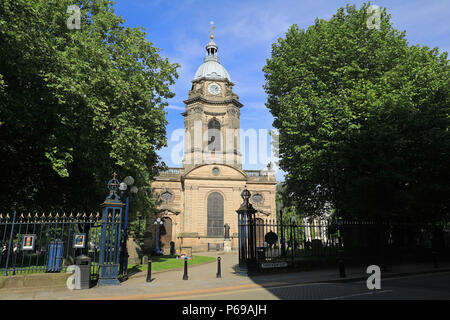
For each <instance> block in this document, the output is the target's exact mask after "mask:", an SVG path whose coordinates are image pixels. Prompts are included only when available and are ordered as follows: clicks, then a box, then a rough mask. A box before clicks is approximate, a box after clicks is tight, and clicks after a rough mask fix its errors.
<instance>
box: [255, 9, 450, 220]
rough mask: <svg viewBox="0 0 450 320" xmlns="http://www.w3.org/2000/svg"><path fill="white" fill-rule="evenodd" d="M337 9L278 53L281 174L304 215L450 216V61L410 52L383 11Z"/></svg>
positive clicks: (270, 82)
mask: <svg viewBox="0 0 450 320" xmlns="http://www.w3.org/2000/svg"><path fill="white" fill-rule="evenodd" d="M369 6H370V3H367V4H364V5H362V7H361V8H360V9H357V8H356V7H355V6H349V5H348V6H346V8H340V9H338V11H337V13H336V14H334V15H333V16H332V18H331V19H329V20H319V19H316V21H315V23H314V25H312V26H310V27H309V28H308V29H307V30H303V29H299V27H298V26H297V25H293V26H291V27H290V28H289V30H288V31H287V33H286V36H285V38H280V39H278V42H277V43H275V44H273V45H272V56H271V58H270V59H268V60H267V63H266V66H265V67H264V68H263V71H264V73H265V78H266V84H265V90H266V92H267V94H268V99H267V103H266V106H267V107H268V108H269V109H270V111H271V113H272V114H273V116H274V119H275V120H274V127H275V128H277V129H278V130H279V134H280V136H279V148H280V150H279V152H280V158H281V160H280V167H281V168H282V169H283V170H284V171H286V172H287V175H286V185H287V192H289V193H290V192H293V198H294V199H295V201H296V203H297V208H298V210H299V211H300V212H301V213H307V214H309V215H316V214H318V213H320V211H321V209H322V208H323V206H324V205H325V204H326V203H327V202H330V203H332V205H333V207H334V208H335V210H336V213H337V214H338V215H340V216H342V217H364V218H375V217H380V218H395V217H397V218H405V217H411V218H414V219H426V220H435V219H441V218H442V217H444V216H447V217H448V215H449V199H450V197H449V194H450V186H449V181H450V170H449V169H450V168H449V164H450V133H449V119H450V118H449V106H450V100H449V97H450V95H449V89H450V83H449V79H450V77H449V75H450V72H449V61H448V59H447V52H444V53H441V54H440V53H439V51H438V48H434V49H430V48H428V47H426V46H419V45H414V46H410V45H409V44H408V42H407V41H406V39H405V32H399V31H397V30H395V29H394V28H393V27H392V25H391V22H390V15H388V13H387V11H386V9H384V8H381V19H380V28H379V29H377V28H369V27H368V24H367V20H368V18H369V16H370V15H371V13H370V12H368V8H369Z"/></svg>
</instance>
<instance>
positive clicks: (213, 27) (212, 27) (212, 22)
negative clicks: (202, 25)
mask: <svg viewBox="0 0 450 320" xmlns="http://www.w3.org/2000/svg"><path fill="white" fill-rule="evenodd" d="M210 24H211V30H209V33H211V39H214V34H213V32H214V29H215V28H216V26H215V25H214V21H211V22H210Z"/></svg>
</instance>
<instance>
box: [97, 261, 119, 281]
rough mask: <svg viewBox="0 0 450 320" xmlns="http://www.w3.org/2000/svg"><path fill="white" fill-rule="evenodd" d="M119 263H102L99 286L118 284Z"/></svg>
mask: <svg viewBox="0 0 450 320" xmlns="http://www.w3.org/2000/svg"><path fill="white" fill-rule="evenodd" d="M118 269H119V265H117V264H112V265H100V279H99V280H98V283H97V285H98V286H118V285H120V281H119V270H118Z"/></svg>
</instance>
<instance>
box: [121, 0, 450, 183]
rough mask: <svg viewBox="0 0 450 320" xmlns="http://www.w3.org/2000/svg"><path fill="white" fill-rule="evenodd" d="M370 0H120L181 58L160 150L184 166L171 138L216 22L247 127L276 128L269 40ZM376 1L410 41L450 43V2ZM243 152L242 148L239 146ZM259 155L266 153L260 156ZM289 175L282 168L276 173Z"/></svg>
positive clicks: (130, 20) (164, 49)
mask: <svg viewBox="0 0 450 320" xmlns="http://www.w3.org/2000/svg"><path fill="white" fill-rule="evenodd" d="M363 2H365V1H353V2H347V1H335V0H313V1H310V0H297V1H290V0H286V1H283V0H277V1H263V0H255V1H254V0H249V1H243V0H241V1H226V0H223V1H196V0H186V1H167V0H148V1H145V0H117V1H116V4H115V8H116V11H115V12H116V14H118V15H121V16H123V18H124V19H125V20H126V23H125V25H126V26H130V27H138V26H142V27H144V28H145V31H146V32H147V39H148V40H150V41H151V42H152V43H153V44H154V45H155V46H156V47H157V48H160V49H161V51H160V54H161V55H162V56H163V57H167V58H169V61H171V62H178V63H179V64H181V68H179V70H178V72H179V75H180V76H179V78H178V80H177V82H176V84H175V85H174V86H172V91H173V92H175V94H176V96H175V97H174V98H172V99H170V100H169V101H168V103H169V107H168V108H167V110H166V111H167V115H166V116H167V119H168V121H169V124H168V126H167V128H166V129H167V137H168V147H167V148H164V149H163V150H160V152H159V154H160V155H161V157H162V159H163V161H164V162H165V163H166V164H167V165H168V166H175V167H180V166H181V163H173V162H172V161H171V152H172V149H173V148H174V147H175V145H177V144H178V143H179V142H178V141H171V135H172V133H173V132H174V130H176V129H179V128H183V125H184V122H183V121H184V119H183V117H182V116H181V115H180V113H181V112H183V111H184V104H183V100H185V99H187V93H188V90H189V89H190V87H191V80H192V79H193V77H194V74H195V71H196V70H197V68H198V67H199V66H200V65H201V64H202V62H203V57H204V56H205V53H206V51H205V45H206V43H207V42H208V41H209V33H208V31H209V29H210V21H214V23H215V25H216V29H215V32H214V35H215V38H214V40H215V42H216V43H217V45H218V46H219V50H218V55H219V58H220V62H221V64H222V65H223V66H224V67H225V68H226V69H227V71H228V73H229V74H230V77H231V81H232V82H233V83H234V84H235V86H234V91H235V93H236V94H238V95H239V98H240V99H239V100H240V102H241V103H243V104H244V108H242V109H241V127H242V129H243V130H247V129H249V128H254V129H255V130H258V129H266V130H270V129H272V122H273V117H272V115H271V114H270V112H269V110H268V109H267V108H266V107H265V105H264V103H265V101H266V94H265V92H264V90H263V84H264V74H263V72H262V68H263V66H264V65H265V63H266V59H267V58H270V53H271V45H272V43H274V42H276V41H277V39H278V38H279V37H283V36H284V33H285V32H286V31H287V29H288V27H289V26H290V25H292V24H294V23H295V24H297V25H299V27H300V28H304V29H307V28H308V27H309V26H310V25H312V24H313V23H314V19H315V18H320V19H329V18H330V17H331V16H332V15H333V13H335V12H336V10H337V9H338V8H339V7H342V6H345V4H347V3H350V4H356V5H357V6H358V7H360V6H361V4H362V3H363ZM371 3H372V4H373V5H378V6H381V7H385V8H387V10H388V12H389V13H390V14H391V16H392V17H391V21H392V23H393V25H394V27H395V28H396V29H399V30H401V31H403V30H406V38H407V40H408V42H409V44H410V45H413V44H422V45H426V46H429V47H436V46H437V47H439V49H440V51H441V52H442V51H449V49H450V37H449V34H450V23H449V17H450V7H449V4H450V1H448V0H447V1H442V0H430V1H423V0H421V1H405V0H404V1H372V2H371ZM241 151H242V152H244V150H241ZM260 160H261V159H260ZM266 165H267V162H262V161H259V163H257V164H249V163H248V159H247V160H246V161H245V162H244V163H243V167H244V169H260V168H265V167H266ZM276 177H277V179H278V180H282V179H283V172H281V171H278V172H277V174H276Z"/></svg>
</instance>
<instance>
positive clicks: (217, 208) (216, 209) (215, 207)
mask: <svg viewBox="0 0 450 320" xmlns="http://www.w3.org/2000/svg"><path fill="white" fill-rule="evenodd" d="M223 225H224V224H223V197H222V195H221V194H220V193H218V192H213V193H211V194H210V195H209V197H208V227H207V235H208V236H209V237H223V233H224V229H223Z"/></svg>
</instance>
